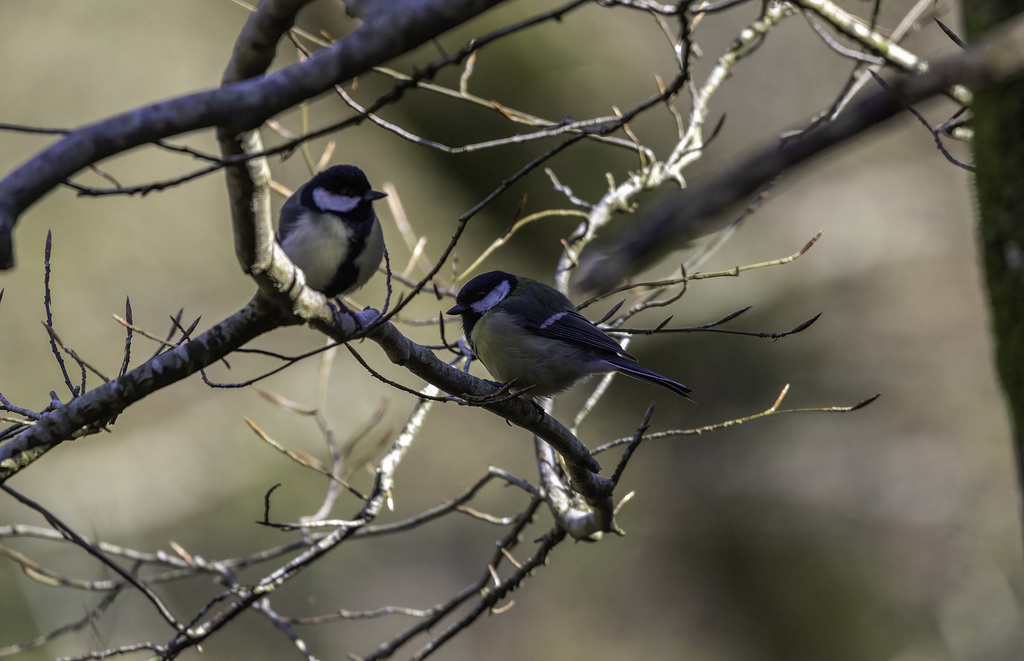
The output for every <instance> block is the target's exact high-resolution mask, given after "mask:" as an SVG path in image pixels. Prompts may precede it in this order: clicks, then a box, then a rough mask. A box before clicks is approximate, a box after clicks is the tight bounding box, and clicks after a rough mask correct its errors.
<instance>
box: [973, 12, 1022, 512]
mask: <svg viewBox="0 0 1024 661" xmlns="http://www.w3.org/2000/svg"><path fill="white" fill-rule="evenodd" d="M963 11H964V19H965V22H966V27H967V36H968V39H970V40H974V39H977V38H978V37H980V36H981V35H983V34H984V33H985V32H987V31H988V30H990V29H992V28H993V27H995V26H996V25H998V24H999V23H1001V22H1003V21H1005V20H1007V19H1008V18H1010V17H1012V16H1015V15H1017V14H1019V13H1021V12H1024V0H964V2H963ZM972 111H973V113H974V160H975V163H976V166H977V173H976V176H975V180H974V181H975V183H974V185H975V189H976V192H977V203H978V238H979V241H980V248H981V255H982V261H983V262H984V265H985V274H986V278H987V283H988V291H989V300H990V301H991V303H992V330H993V335H994V339H995V344H996V363H997V365H996V367H997V369H998V371H999V376H1000V379H1001V380H1002V384H1003V388H1004V390H1005V393H1006V400H1007V403H1008V405H1009V408H1010V413H1011V416H1012V420H1011V423H1012V425H1013V434H1014V442H1015V445H1016V457H1017V469H1018V486H1019V487H1021V488H1024V76H1021V75H1018V76H1017V77H1015V78H1013V79H1012V80H1010V81H1009V82H1006V83H1002V84H999V85H995V86H992V87H989V88H988V89H986V90H982V91H979V92H977V93H976V95H975V99H974V104H973V108H972ZM1022 512H1024V509H1022Z"/></svg>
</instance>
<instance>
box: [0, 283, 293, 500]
mask: <svg viewBox="0 0 1024 661" xmlns="http://www.w3.org/2000/svg"><path fill="white" fill-rule="evenodd" d="M287 323H292V322H290V321H289V320H287V319H286V318H284V317H282V316H280V315H278V314H276V313H275V311H274V310H273V309H271V308H270V306H269V305H268V304H267V303H266V302H265V301H264V300H263V299H262V298H260V297H256V298H254V299H253V300H252V301H250V302H249V304H248V305H246V306H245V307H244V308H242V309H241V310H240V311H238V312H237V313H235V314H234V315H232V316H230V317H228V318H227V319H225V320H224V321H222V322H221V323H219V324H217V325H216V326H214V327H213V328H211V329H210V330H208V331H206V332H205V333H203V334H202V335H200V336H199V337H196V338H193V339H192V340H190V341H188V342H185V343H184V344H182V345H180V346H178V347H177V348H175V349H171V350H170V351H167V352H165V353H162V354H160V355H159V356H157V357H156V358H153V359H152V360H149V361H146V362H145V363H144V364H142V365H140V366H139V367H136V368H135V369H133V370H132V371H130V372H128V373H127V374H125V375H124V376H121V377H119V378H116V379H114V380H112V381H108V382H107V383H104V384H103V385H101V386H98V387H96V388H94V389H92V390H90V391H89V392H87V393H85V394H84V395H81V396H79V397H75V398H74V399H72V400H71V401H70V402H68V403H67V404H65V405H64V406H61V407H59V408H57V409H56V410H54V411H51V412H49V413H47V414H46V415H44V416H43V417H42V418H40V419H39V420H36V421H35V423H34V424H33V425H32V426H30V427H28V428H27V429H25V431H23V432H22V433H20V434H19V435H17V436H15V437H14V438H13V439H11V440H10V441H8V442H7V443H5V444H3V445H2V446H0V484H2V483H4V482H5V481H6V480H7V478H9V477H10V476H11V475H14V474H15V473H17V472H18V471H20V470H21V469H22V468H25V467H26V466H28V465H29V464H31V463H32V462H33V461H35V460H36V459H38V458H39V457H40V456H42V455H43V454H44V453H46V452H47V451H49V450H51V449H52V448H54V447H56V446H57V445H59V444H60V443H62V442H64V441H66V440H68V439H70V438H72V437H74V436H75V435H76V434H78V433H79V432H80V431H81V430H83V429H84V430H95V429H96V428H98V427H101V426H102V425H104V424H106V423H107V421H109V420H110V419H111V418H113V417H114V416H116V415H117V414H119V413H121V412H122V411H124V410H125V409H126V408H128V407H129V406H131V405H132V404H134V403H136V402H138V401H140V400H142V399H144V398H145V397H147V396H149V395H150V394H152V393H154V392H156V391H157V390H159V389H161V388H164V387H166V386H169V385H171V384H172V383H176V382H178V381H180V380H182V379H184V378H185V377H187V376H189V375H191V374H194V373H196V372H198V371H199V370H200V369H202V368H204V367H206V366H207V365H210V364H212V363H214V362H216V361H218V360H220V359H221V358H223V357H224V356H226V355H228V354H229V353H231V352H232V351H234V350H235V349H237V348H239V347H240V346H242V345H243V344H245V343H246V342H248V341H249V340H251V339H253V338H255V337H257V336H258V335H261V334H263V333H266V332H267V331H269V330H273V329H274V328H277V327H278V326H281V325H284V324H287Z"/></svg>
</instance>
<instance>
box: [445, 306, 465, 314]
mask: <svg viewBox="0 0 1024 661" xmlns="http://www.w3.org/2000/svg"><path fill="white" fill-rule="evenodd" d="M467 309H468V308H466V307H465V306H462V305H458V304H455V305H453V306H452V308H451V309H450V310H448V312H446V313H445V314H462V313H463V312H465V311H466V310H467Z"/></svg>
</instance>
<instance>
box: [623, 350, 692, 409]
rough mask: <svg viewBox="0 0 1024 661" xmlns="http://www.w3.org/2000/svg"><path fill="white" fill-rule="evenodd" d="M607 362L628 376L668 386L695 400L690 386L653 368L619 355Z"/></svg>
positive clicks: (673, 390)
mask: <svg viewBox="0 0 1024 661" xmlns="http://www.w3.org/2000/svg"><path fill="white" fill-rule="evenodd" d="M605 362H606V363H608V364H609V365H611V366H612V367H614V368H615V371H616V372H619V373H621V374H625V375H626V376H630V377H633V378H634V379H639V380H641V381H647V382H648V383H653V384H655V385H659V386H661V387H662V388H668V389H669V390H671V391H672V392H674V393H675V394H677V395H681V396H683V397H685V398H686V399H689V400H690V401H691V402H692V401H693V399H692V398H691V397H690V395H689V393H690V392H691V390H690V389H689V388H687V387H686V386H684V385H683V384H681V383H679V382H677V381H673V380H672V379H670V378H668V377H666V376H662V375H660V374H658V373H657V372H652V371H651V370H649V369H647V368H645V367H640V366H639V365H637V364H636V363H633V362H630V361H629V360H627V359H625V358H621V357H619V356H615V357H613V358H605Z"/></svg>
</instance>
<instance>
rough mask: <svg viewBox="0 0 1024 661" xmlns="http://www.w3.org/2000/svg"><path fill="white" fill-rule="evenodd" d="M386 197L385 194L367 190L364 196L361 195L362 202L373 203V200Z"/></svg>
mask: <svg viewBox="0 0 1024 661" xmlns="http://www.w3.org/2000/svg"><path fill="white" fill-rule="evenodd" d="M387 196H388V194H387V193H381V192H380V191H378V190H369V191H366V194H365V195H363V202H373V201H374V200H379V199H380V198H382V197H387Z"/></svg>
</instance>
